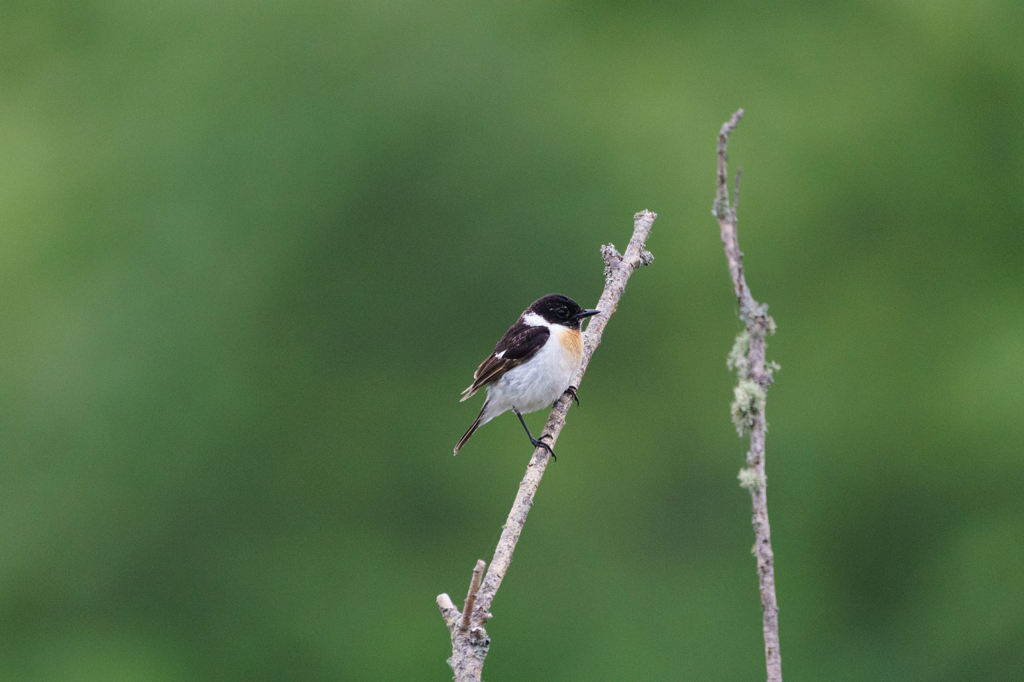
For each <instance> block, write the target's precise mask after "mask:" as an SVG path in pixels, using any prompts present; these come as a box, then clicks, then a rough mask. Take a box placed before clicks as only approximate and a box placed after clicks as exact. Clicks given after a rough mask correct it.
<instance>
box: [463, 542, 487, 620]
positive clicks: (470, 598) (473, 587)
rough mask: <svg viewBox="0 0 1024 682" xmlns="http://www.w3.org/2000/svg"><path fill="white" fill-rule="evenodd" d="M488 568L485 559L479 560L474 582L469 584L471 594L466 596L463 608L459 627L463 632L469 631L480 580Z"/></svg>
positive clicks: (474, 571)
mask: <svg viewBox="0 0 1024 682" xmlns="http://www.w3.org/2000/svg"><path fill="white" fill-rule="evenodd" d="M486 567H487V564H486V563H484V560H483V559H477V562H476V568H474V569H473V580H471V581H470V583H469V593H468V594H466V603H465V604H464V605H463V607H462V624H461V625H460V626H459V627H461V628H462V629H463V630H467V629H469V617H470V615H471V614H472V613H473V604H475V603H476V593H477V590H479V589H480V579H481V578H483V575H484V568H486Z"/></svg>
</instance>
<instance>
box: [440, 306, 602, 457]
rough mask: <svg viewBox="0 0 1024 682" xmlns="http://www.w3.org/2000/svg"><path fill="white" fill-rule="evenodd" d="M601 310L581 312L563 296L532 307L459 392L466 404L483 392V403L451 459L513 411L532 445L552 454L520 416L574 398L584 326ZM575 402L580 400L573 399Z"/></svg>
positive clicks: (521, 316)
mask: <svg viewBox="0 0 1024 682" xmlns="http://www.w3.org/2000/svg"><path fill="white" fill-rule="evenodd" d="M599 312H601V311H600V310H584V309H583V308H581V307H579V305H577V304H576V301H574V300H572V299H571V298H569V297H567V296H562V295H561V294H548V295H547V296H544V297H542V298H538V299H537V300H536V301H534V302H533V303H532V304H531V305H530V307H529V308H527V309H526V310H525V311H523V314H522V315H520V316H519V319H518V320H516V323H515V324H513V325H512V326H511V327H509V328H508V331H507V332H505V335H504V336H502V337H501V340H500V341H498V345H497V346H495V347H494V352H493V353H491V355H490V357H488V358H487V359H486V360H484V361H483V362H482V363H480V367H478V368H477V370H476V373H475V374H474V375H473V383H472V384H471V385H470V386H469V388H467V389H466V390H465V391H463V392H462V393H463V396H462V400H467V399H469V398H471V397H473V395H474V394H475V393H476V392H477V391H479V390H480V389H481V388H483V387H485V386H486V387H487V399H486V400H484V406H483V408H482V409H481V410H480V415H479V416H478V417H477V418H476V421H474V422H473V424H472V425H471V426H470V427H469V430H468V431H466V435H464V436H463V437H462V439H461V440H459V443H458V445H456V446H455V454H456V455H457V454H459V450H461V449H462V446H464V445H465V444H466V441H468V440H469V437H470V436H472V435H473V433H474V432H475V431H476V430H477V429H478V428H480V427H481V426H483V425H484V424H486V423H487V422H489V421H491V420H492V419H494V418H495V417H497V416H498V415H499V414H502V413H503V412H507V411H508V410H512V411H513V412H515V413H516V416H517V417H519V422H520V423H521V424H522V425H523V428H524V429H526V435H527V436H529V438H530V443H532V444H533V446H534V447H535V448H536V447H542V448H545V449H547V451H548V452H550V453H551V456H552V457H554V456H555V451H554V450H552V449H551V446H549V445H548V444H547V443H545V442H543V441H542V440H541V439H542V438H544V436H545V435H547V434H541V437H540V438H534V437H533V434H532V433H530V429H529V427H528V426H526V422H525V421H523V414H525V413H528V412H534V411H536V410H539V409H541V408H543V407H545V406H547V405H550V404H551V403H553V402H555V401H556V400H558V398H559V396H561V395H562V394H563V393H565V392H566V391H568V392H570V393H571V394H572V396H573V398H576V390H575V387H573V386H570V383H571V382H572V379H573V377H574V376H576V372H577V371H578V370H579V368H580V363H581V362H582V360H583V335H582V334H581V333H580V326H581V325H582V324H583V320H585V319H586V318H588V317H590V316H591V315H596V314H597V313H599ZM577 402H579V400H578V399H577Z"/></svg>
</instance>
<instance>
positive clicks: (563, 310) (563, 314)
mask: <svg viewBox="0 0 1024 682" xmlns="http://www.w3.org/2000/svg"><path fill="white" fill-rule="evenodd" d="M555 315H558V317H560V318H562V319H563V320H564V319H565V318H567V317H569V311H568V309H566V308H559V309H558V310H556V311H555Z"/></svg>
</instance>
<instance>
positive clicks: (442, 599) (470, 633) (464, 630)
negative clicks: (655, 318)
mask: <svg viewBox="0 0 1024 682" xmlns="http://www.w3.org/2000/svg"><path fill="white" fill-rule="evenodd" d="M657 217H658V216H657V215H656V214H654V213H651V212H650V211H646V210H645V211H641V212H640V213H637V214H636V215H635V216H633V236H632V238H631V239H630V240H629V245H628V246H627V247H626V252H625V253H624V254H620V253H619V252H618V251H616V250H615V246H614V245H612V244H608V245H606V246H602V247H601V257H602V259H603V260H604V263H605V268H604V276H605V286H604V292H603V293H602V294H601V298H600V300H599V301H598V303H597V306H596V307H597V309H598V310H600V311H601V312H600V313H599V314H597V315H595V316H594V317H593V318H591V321H590V323H589V324H588V326H587V331H586V332H585V334H584V341H583V362H582V364H581V365H580V369H579V372H577V374H576V377H575V378H574V379H573V382H572V385H573V386H576V387H579V385H580V383H581V382H582V381H583V374H584V373H585V372H586V371H587V365H589V364H590V358H591V357H592V356H593V354H594V351H595V350H596V349H597V346H598V345H599V344H600V343H601V335H602V333H603V332H604V328H605V325H607V324H608V320H609V319H610V318H611V315H612V313H614V312H615V309H616V308H617V307H618V304H619V299H620V298H622V293H623V291H625V288H626V282H628V281H629V277H630V275H632V274H633V272H634V271H635V270H637V269H638V268H640V267H642V266H644V265H649V264H650V263H651V262H653V260H654V257H653V256H652V255H651V254H650V252H649V251H647V250H646V249H645V248H644V245H645V243H646V242H647V237H648V235H650V233H651V227H652V226H653V225H654V219H655V218H657ZM571 404H572V398H571V397H570V396H569V395H568V394H566V395H563V396H562V397H561V398H559V399H558V400H557V401H556V402H555V405H554V407H552V408H551V413H550V414H549V415H548V421H547V424H546V425H545V426H544V433H545V434H548V435H550V436H551V438H550V440H548V443H549V444H550V445H551V446H552V447H554V444H555V442H556V441H557V440H558V435H559V434H560V433H561V432H562V427H564V426H565V416H566V413H567V412H568V411H569V406H570V405H571ZM549 458H550V455H549V454H548V451H547V450H546V449H545V448H536V449H535V450H534V452H533V457H532V458H531V459H530V463H529V465H527V467H526V475H525V476H524V477H523V480H522V482H521V483H520V484H519V492H518V494H517V495H516V499H515V502H513V503H512V510H511V511H510V512H509V515H508V520H507V521H506V522H505V525H504V527H503V529H502V532H501V538H500V539H499V540H498V546H497V548H496V549H495V551H494V558H493V559H491V565H490V568H489V569H488V571H487V576H486V577H485V578H484V579H483V583H482V584H481V585H480V588H479V590H475V585H476V584H477V580H476V575H477V573H478V571H481V570H482V568H483V566H482V564H483V561H482V560H481V561H478V562H477V568H476V569H474V581H473V582H471V584H470V593H469V595H467V599H466V607H465V613H461V612H460V611H459V610H458V609H457V608H455V605H454V604H453V603H452V600H451V597H449V596H448V595H447V594H440V595H438V597H437V606H438V608H439V609H440V611H441V615H442V616H443V617H444V619H445V623H446V624H447V625H448V630H449V632H450V633H451V639H452V657H451V658H450V659H448V663H449V665H451V667H452V670H453V671H454V673H455V682H469V681H472V680H480V675H481V672H482V670H483V664H484V659H485V658H486V657H487V652H488V650H489V648H490V644H491V640H490V638H489V637H488V636H487V632H486V630H484V627H483V624H484V623H486V622H487V620H488V619H490V618H491V617H492V616H491V613H490V608H491V602H492V601H494V597H495V595H496V594H497V592H498V588H499V587H501V581H502V580H503V579H504V577H505V574H506V573H507V572H508V567H509V565H510V564H511V563H512V553H513V552H514V551H515V548H516V543H517V542H518V541H519V535H520V533H522V531H523V525H524V524H525V523H526V516H527V514H529V513H530V507H532V506H533V497H534V494H536V492H537V487H538V486H539V485H540V479H541V477H543V476H544V471H545V469H547V466H548V462H549ZM466 616H468V618H466Z"/></svg>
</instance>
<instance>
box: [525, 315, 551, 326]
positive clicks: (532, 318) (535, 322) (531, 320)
mask: <svg viewBox="0 0 1024 682" xmlns="http://www.w3.org/2000/svg"><path fill="white" fill-rule="evenodd" d="M523 324H527V325H530V326H531V327H550V326H551V323H550V322H548V321H547V320H545V319H544V318H543V317H541V316H540V315H538V314H537V313H526V314H525V315H523Z"/></svg>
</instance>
